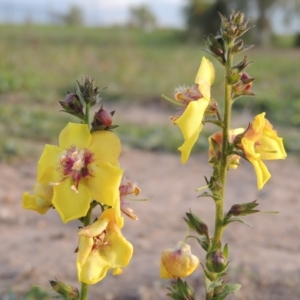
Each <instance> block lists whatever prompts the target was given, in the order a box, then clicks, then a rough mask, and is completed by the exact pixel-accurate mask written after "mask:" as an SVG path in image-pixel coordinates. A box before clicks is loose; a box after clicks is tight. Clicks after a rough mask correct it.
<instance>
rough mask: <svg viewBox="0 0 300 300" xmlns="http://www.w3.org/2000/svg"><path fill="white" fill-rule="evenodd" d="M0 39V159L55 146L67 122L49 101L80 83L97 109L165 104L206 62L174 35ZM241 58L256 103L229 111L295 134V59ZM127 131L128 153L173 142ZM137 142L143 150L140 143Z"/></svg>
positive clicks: (299, 96) (52, 30) (282, 54)
mask: <svg viewBox="0 0 300 300" xmlns="http://www.w3.org/2000/svg"><path fill="white" fill-rule="evenodd" d="M0 34H1V43H0V104H1V105H0V134H1V136H2V137H3V136H4V139H3V138H2V139H1V140H0V159H1V158H2V159H3V158H4V159H6V158H9V157H13V156H15V155H21V154H24V155H27V152H28V153H30V152H32V149H30V145H34V142H35V141H36V142H41V143H45V142H49V143H52V142H56V140H57V135H58V133H59V132H60V130H61V128H62V127H63V126H64V124H65V123H66V122H67V121H69V120H72V119H71V118H70V117H69V116H67V115H65V114H63V113H58V111H59V110H60V107H59V105H58V104H57V101H58V100H62V99H63V98H64V96H65V94H66V91H67V90H72V89H73V88H74V87H75V81H76V80H80V79H81V78H82V77H84V76H90V77H92V78H94V79H95V82H96V84H97V86H99V87H100V88H101V87H108V88H107V89H106V90H105V91H104V92H103V98H104V100H105V102H107V101H120V100H122V101H128V103H130V104H134V105H142V104H143V103H146V102H147V103H148V102H153V103H157V102H162V101H163V100H161V98H160V95H161V94H162V93H164V94H167V95H169V96H172V94H173V90H174V87H176V86H178V85H183V84H191V83H193V81H194V78H195V74H196V72H197V69H198V66H199V62H200V59H201V57H202V56H203V55H206V56H207V54H206V53H205V52H204V51H203V50H202V49H203V48H204V46H201V45H197V44H191V43H187V42H186V41H185V39H184V36H183V33H182V32H179V31H176V30H157V31H154V32H149V33H148V32H142V31H139V30H133V29H126V28H119V27H115V28H80V27H78V28H72V27H57V26H56V27H55V26H32V25H24V26H12V25H1V26H0ZM282 41H284V39H282ZM286 44H287V43H286V42H285V43H284V45H286ZM247 54H248V56H249V59H250V60H253V61H254V63H253V64H252V65H251V66H250V67H249V69H248V72H249V74H250V75H251V76H252V77H255V78H256V81H255V82H254V84H253V90H254V92H255V93H256V94H257V96H256V97H251V98H250V97H248V98H242V99H240V100H238V101H237V102H236V105H235V108H236V109H237V110H243V109H251V110H253V111H254V112H257V113H258V112H260V111H266V112H267V118H269V119H270V120H271V122H273V123H274V124H276V127H277V125H280V126H281V127H283V126H284V128H289V129H290V128H296V127H297V126H299V125H300V85H299V83H298V81H299V78H300V68H299V57H298V56H299V53H298V52H297V51H296V50H292V49H285V48H280V49H269V50H267V51H262V50H260V49H255V48H254V50H251V51H249V52H248V53H247ZM212 61H213V62H215V61H214V60H213V59H212ZM215 66H216V70H217V77H216V81H215V84H214V86H213V90H212V95H213V97H214V98H215V99H216V100H220V101H222V95H223V90H222V84H223V73H222V69H221V67H220V66H219V65H218V63H217V62H215ZM158 109H159V108H158ZM124 113H126V112H124ZM129 125H130V126H127V127H126V130H128V132H124V130H123V132H122V135H123V136H124V140H126V141H127V142H128V143H131V144H132V145H135V146H139V147H143V145H144V144H147V145H148V146H147V147H146V148H150V149H159V150H160V149H163V150H168V151H169V150H172V149H176V148H177V147H178V138H179V139H180V138H181V137H178V136H176V135H174V134H173V131H174V128H173V127H172V126H171V129H166V128H160V126H159V125H157V126H156V127H155V126H154V127H155V128H153V126H152V127H151V126H150V127H149V126H148V127H146V126H145V127H143V128H141V126H138V128H135V129H134V125H133V124H129ZM129 127H130V128H131V129H130V130H129V129H128V128H129ZM120 130H121V129H120ZM290 131H291V132H292V131H293V130H284V132H285V134H286V133H289V132H290ZM293 132H295V130H294V131H293ZM162 137H163V138H162ZM166 137H168V139H170V140H168V139H167V138H166ZM286 137H287V139H288V140H290V141H291V142H288V145H290V147H289V149H291V150H293V151H298V150H299V149H300V146H299V147H298V146H297V145H295V143H293V139H294V138H295V134H292V137H290V136H289V134H286ZM143 139H144V140H147V142H143V143H141V140H143ZM180 142H181V139H180ZM200 144H201V143H200ZM298 144H299V143H298ZM23 145H25V147H23ZM26 145H28V147H29V148H28V151H27V152H26V149H27V148H26ZM172 145H173V146H172ZM175 145H176V146H175Z"/></svg>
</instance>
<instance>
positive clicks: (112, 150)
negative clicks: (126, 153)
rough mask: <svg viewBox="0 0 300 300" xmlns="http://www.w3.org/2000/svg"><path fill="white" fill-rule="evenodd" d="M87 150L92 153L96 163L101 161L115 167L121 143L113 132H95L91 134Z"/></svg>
mask: <svg viewBox="0 0 300 300" xmlns="http://www.w3.org/2000/svg"><path fill="white" fill-rule="evenodd" d="M88 149H89V150H90V151H91V152H93V153H94V155H95V158H96V160H97V161H98V160H101V161H103V162H108V163H110V164H112V165H116V164H118V158H119V155H120V153H121V142H120V140H119V138H118V137H117V135H115V134H114V133H113V132H110V131H96V132H93V133H92V140H91V144H90V145H89V147H88Z"/></svg>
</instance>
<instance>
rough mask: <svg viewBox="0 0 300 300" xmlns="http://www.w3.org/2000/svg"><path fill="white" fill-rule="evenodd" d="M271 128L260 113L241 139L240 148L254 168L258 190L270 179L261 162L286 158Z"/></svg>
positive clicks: (279, 139)
mask: <svg viewBox="0 0 300 300" xmlns="http://www.w3.org/2000/svg"><path fill="white" fill-rule="evenodd" d="M272 128H273V126H272V125H271V123H270V122H269V121H268V120H267V119H265V113H261V114H259V115H257V116H256V117H255V118H254V120H253V122H252V123H251V124H250V125H249V127H248V129H247V131H246V132H245V133H244V134H243V137H242V139H241V145H240V147H241V149H242V150H243V152H244V154H245V157H246V158H247V160H249V161H250V162H251V164H252V165H253V167H254V170H255V173H256V177H257V188H258V189H259V190H261V189H262V188H263V186H264V185H265V183H266V182H267V181H268V180H269V179H270V177H271V174H270V173H269V171H268V169H267V167H266V165H265V164H264V163H263V161H262V160H276V159H285V158H286V156H287V155H286V152H285V150H284V146H283V142H282V138H279V137H278V136H277V132H276V131H275V130H273V129H272Z"/></svg>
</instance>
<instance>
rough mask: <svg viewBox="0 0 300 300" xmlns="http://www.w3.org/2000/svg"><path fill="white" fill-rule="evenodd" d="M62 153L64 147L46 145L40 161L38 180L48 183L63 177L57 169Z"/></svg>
mask: <svg viewBox="0 0 300 300" xmlns="http://www.w3.org/2000/svg"><path fill="white" fill-rule="evenodd" d="M61 154H62V149H60V148H58V147H56V146H53V145H46V146H45V148H44V151H43V153H42V155H41V157H40V160H39V162H38V174H37V179H38V182H40V183H41V184H45V185H48V184H49V183H50V182H58V181H60V180H61V179H62V178H61V174H60V172H58V170H57V169H58V166H59V165H58V163H59V159H60V156H61Z"/></svg>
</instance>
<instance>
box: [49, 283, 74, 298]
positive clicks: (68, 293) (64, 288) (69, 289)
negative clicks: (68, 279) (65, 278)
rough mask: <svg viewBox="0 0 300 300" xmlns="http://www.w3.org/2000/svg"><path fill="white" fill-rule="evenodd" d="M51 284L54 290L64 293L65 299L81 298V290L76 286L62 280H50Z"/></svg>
mask: <svg viewBox="0 0 300 300" xmlns="http://www.w3.org/2000/svg"><path fill="white" fill-rule="evenodd" d="M50 284H51V286H52V288H53V289H54V291H56V292H57V293H58V294H60V295H62V296H63V297H64V298H65V299H69V300H79V291H78V289H77V288H76V287H73V286H71V285H67V284H65V283H64V282H62V281H58V280H57V281H54V280H50Z"/></svg>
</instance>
